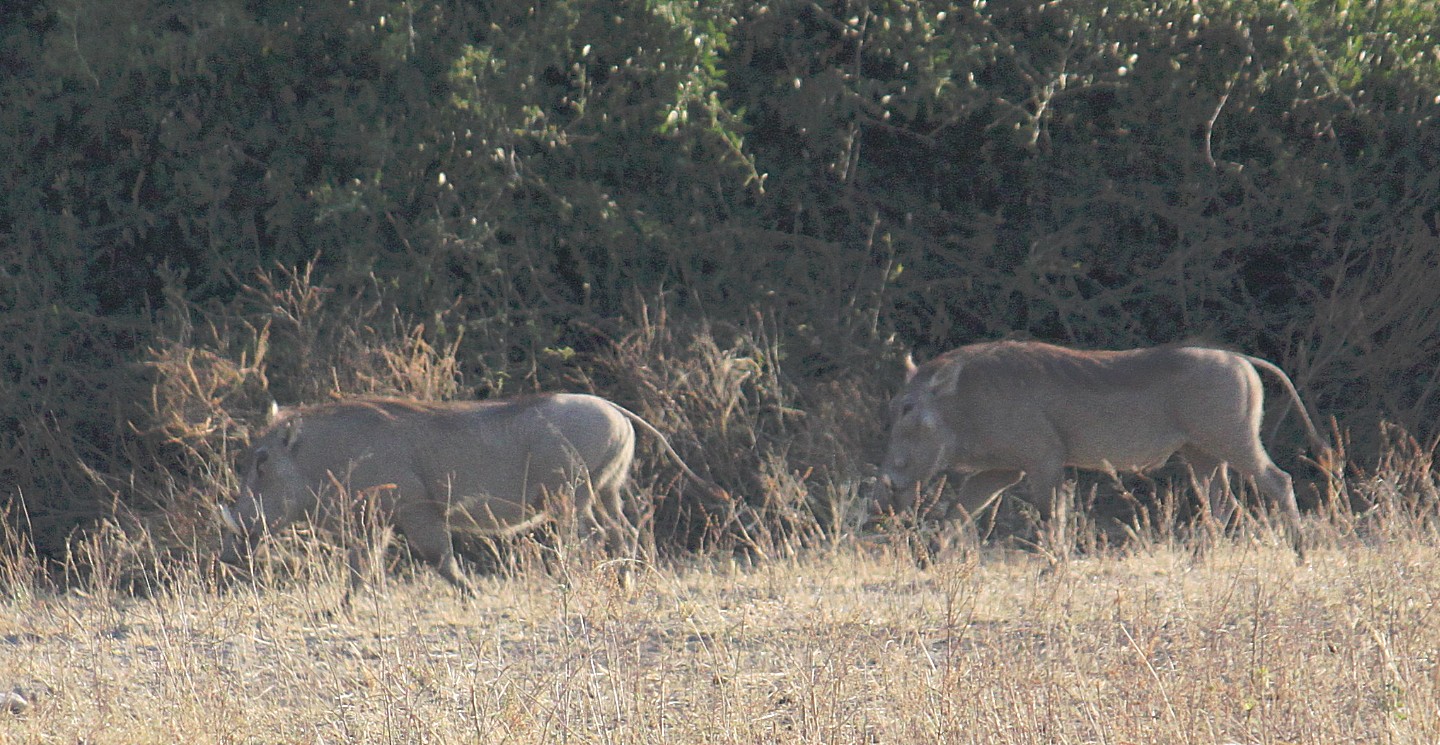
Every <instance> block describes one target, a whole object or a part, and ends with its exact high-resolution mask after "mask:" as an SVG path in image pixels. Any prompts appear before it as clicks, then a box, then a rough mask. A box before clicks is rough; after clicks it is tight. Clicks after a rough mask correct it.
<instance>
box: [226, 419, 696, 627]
mask: <svg viewBox="0 0 1440 745" xmlns="http://www.w3.org/2000/svg"><path fill="white" fill-rule="evenodd" d="M632 421H633V422H635V423H637V424H639V425H641V426H642V427H643V428H644V429H646V430H647V431H649V432H651V433H652V434H653V435H655V436H656V437H657V438H659V440H660V441H661V443H663V445H664V448H665V450H666V451H667V452H668V453H669V454H670V455H671V456H672V457H674V459H675V460H676V461H677V462H678V463H680V466H681V468H682V469H683V470H684V471H685V473H686V474H687V475H688V476H690V477H691V478H694V479H697V480H699V481H700V483H701V484H703V485H705V486H706V487H707V488H709V489H713V490H715V491H718V488H717V487H714V486H713V485H712V484H709V482H707V481H705V480H703V479H701V478H700V477H699V476H697V475H695V473H694V472H693V471H691V470H690V469H689V467H687V466H685V464H684V462H683V461H681V460H680V457H679V456H678V455H676V454H675V451H674V450H673V449H671V448H670V444H669V443H668V442H666V441H665V438H664V436H663V435H661V434H660V433H659V432H658V431H656V430H655V428H654V427H652V426H650V425H649V424H648V423H646V422H645V420H644V419H641V418H640V417H639V416H637V415H635V414H633V413H631V412H630V411H628V410H626V409H624V408H623V407H620V406H618V405H616V404H613V403H611V402H609V401H606V400H605V399H603V398H598V397H596V396H589V395H580V394H551V395H537V396H528V397H522V398H516V399H508V400H496V401H482V402H454V403H419V402H414V401H400V400H393V399H356V400H347V401H339V402H334V403H327V404H320V405H317V406H312V407H307V408H300V409H289V410H284V411H279V410H277V412H276V415H275V421H274V422H273V423H272V425H271V427H270V429H269V430H268V431H266V432H265V433H263V434H262V435H261V436H260V437H259V438H258V439H257V440H256V441H255V442H254V443H252V445H251V446H250V448H249V450H248V452H247V453H246V454H245V455H244V456H243V457H242V459H241V474H240V475H241V494H240V497H239V498H238V500H237V501H236V503H235V505H234V507H233V508H230V507H225V508H222V510H221V516H222V518H223V521H224V523H225V527H226V530H225V531H224V538H223V546H222V549H221V557H220V558H221V560H222V561H225V562H227V563H230V564H239V563H242V562H243V560H244V558H245V557H246V556H247V555H248V554H249V552H250V550H251V549H252V547H253V546H254V544H255V543H256V541H257V540H258V539H259V538H260V537H261V536H262V535H264V534H265V533H266V532H267V531H274V530H278V529H280V528H282V527H284V526H286V525H289V524H291V523H294V522H297V521H300V520H309V521H310V522H311V523H312V524H319V525H322V526H326V527H330V528H332V529H333V528H335V527H338V526H339V525H341V524H343V521H344V520H354V519H356V518H357V514H356V513H357V508H360V507H363V508H365V509H368V510H371V511H372V512H371V514H372V515H373V516H375V518H377V520H376V521H377V522H378V523H379V524H380V527H381V528H382V529H384V530H385V531H386V535H388V530H389V528H391V527H393V528H395V529H397V530H399V531H400V532H401V533H403V534H404V535H405V538H406V540H407V541H408V542H409V545H410V547H411V549H412V550H413V551H414V552H415V553H416V554H417V555H419V556H420V557H421V558H422V559H424V560H425V561H427V562H428V563H430V564H431V565H433V566H434V567H435V569H436V570H437V571H438V572H439V573H440V576H442V577H444V578H445V579H446V580H448V581H449V582H450V583H451V584H453V585H455V586H456V587H459V588H461V589H462V590H465V591H467V592H468V591H470V590H471V586H470V583H469V581H468V580H467V579H466V578H465V576H464V574H463V573H462V572H461V570H460V566H459V563H458V562H457V561H456V557H455V551H454V546H453V543H452V532H463V533H472V534H480V535H497V534H506V533H513V532H517V531H521V530H525V529H527V528H529V527H532V526H535V525H537V524H539V523H540V522H543V521H544V520H547V519H552V518H556V517H559V516H564V515H567V514H568V515H571V516H573V518H574V520H575V521H576V524H578V527H579V528H581V529H582V530H583V532H584V533H585V534H586V535H595V534H600V535H603V537H604V542H605V545H606V548H607V549H608V551H609V552H610V553H611V554H612V555H614V556H625V555H627V554H628V553H629V552H631V551H633V549H634V544H635V541H634V538H635V530H634V528H633V527H632V526H631V525H630V523H629V521H628V520H627V518H626V517H625V514H624V510H623V504H622V490H623V488H624V486H625V484H626V480H627V479H628V477H629V472H630V466H631V462H632V461H633V460H634V455H635V431H634V429H633V428H632V427H631V422H632ZM721 493H722V494H723V492H721ZM561 500H570V501H568V502H562V501H561ZM351 562H352V563H351V569H352V575H351V588H350V589H351V590H352V591H353V590H354V589H355V587H356V585H357V584H358V582H359V574H358V570H356V567H355V555H354V553H353V552H352V556H351ZM621 576H622V578H623V577H624V576H625V575H624V574H623V573H622V575H621ZM349 597H350V593H349V592H347V594H346V602H348V601H349Z"/></svg>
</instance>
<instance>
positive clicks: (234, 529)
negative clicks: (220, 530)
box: [220, 504, 245, 534]
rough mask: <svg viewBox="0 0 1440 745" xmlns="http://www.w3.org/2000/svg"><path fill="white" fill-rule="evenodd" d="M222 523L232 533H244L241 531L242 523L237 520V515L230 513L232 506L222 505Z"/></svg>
mask: <svg viewBox="0 0 1440 745" xmlns="http://www.w3.org/2000/svg"><path fill="white" fill-rule="evenodd" d="M220 522H222V523H224V524H225V529H226V530H229V531H230V532H231V533H237V534H238V533H244V532H245V531H243V530H241V529H240V521H238V520H236V519H235V513H233V512H231V511H230V505H226V504H222V505H220Z"/></svg>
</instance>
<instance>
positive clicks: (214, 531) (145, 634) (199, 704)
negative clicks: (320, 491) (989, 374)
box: [0, 0, 1440, 745]
mask: <svg viewBox="0 0 1440 745" xmlns="http://www.w3.org/2000/svg"><path fill="white" fill-rule="evenodd" d="M1436 38H1440V5H1437V4H1436V3H1434V2H1433V0H1387V1H1386V2H1371V1H1369V0H1207V1H1206V2H1203V3H1196V2H1193V0H1066V2H1039V1H1035V0H977V1H975V2H955V1H953V0H914V1H910V0H904V1H902V0H867V1H861V0H818V1H816V2H811V1H809V0H711V1H707V2H693V1H692V0H646V2H634V1H631V0H551V1H550V2H543V3H536V2H533V1H532V0H493V1H492V2H484V3H478V2H470V1H469V0H425V1H423V2H421V1H419V0H349V1H348V2H318V3H305V4H297V3H292V2H282V1H278V0H197V1H196V2H184V3H177V2H174V1H173V0H14V2H10V3H8V4H7V6H6V12H5V13H0V69H3V70H4V74H0V102H3V103H0V742H27V743H28V742H36V743H66V744H67V745H68V744H71V743H132V742H157V743H158V742H167V743H168V742H197V743H204V742H221V743H230V742H254V743H268V742H287V743H288V742H297V743H298V742H306V743H322V742H323V743H331V742H375V741H392V742H407V743H409V742H436V743H440V742H495V743H532V742H533V743H542V742H543V743H552V742H689V743H716V742H726V743H729V742H734V743H758V742H776V743H789V742H806V743H808V742H845V743H849V742H865V743H872V742H873V743H946V742H976V743H1006V742H1015V743H1107V744H1108V743H1115V744H1117V745H1118V744H1122V743H1197V744H1201V745H1211V744H1212V743H1213V744H1217V745H1218V744H1219V743H1244V744H1245V745H1251V744H1252V743H1267V744H1268V743H1335V742H1366V743H1369V742H1393V743H1427V744H1428V743H1434V742H1440V711H1437V705H1436V701H1437V700H1440V690H1437V688H1440V668H1437V659H1440V628H1437V625H1440V622H1437V619H1436V613H1435V597H1436V594H1437V592H1440V571H1437V567H1440V561H1437V559H1440V557H1437V553H1440V536H1437V527H1436V520H1437V514H1440V488H1437V480H1440V479H1437V475H1436V473H1435V471H1434V468H1433V455H1434V452H1435V449H1436V447H1437V442H1440V439H1437V438H1440V431H1437V427H1436V423H1437V422H1440V292H1437V291H1436V288H1437V287H1440V209H1437V205H1440V96H1437V93H1440V47H1437V46H1436V44H1435V39H1436ZM1001 338H1030V339H1039V340H1044V341H1049V342H1055V343H1060V344H1066V345H1071V346H1077V347H1086V348H1110V349H1117V348H1131V347H1140V346H1150V345H1160V344H1176V343H1195V342H1199V343H1207V344H1213V345H1216V346H1222V347H1225V348H1230V349H1234V350H1237V351H1241V352H1244V353H1247V354H1253V355H1257V356H1259V357H1263V358H1265V359H1267V360H1271V361H1273V362H1275V363H1276V364H1278V365H1279V366H1280V367H1281V368H1283V369H1284V370H1285V371H1286V372H1287V373H1288V374H1289V375H1290V377H1291V378H1292V379H1293V381H1294V384H1295V387H1296V388H1297V389H1298V390H1299V391H1300V392H1301V394H1302V397H1303V398H1304V400H1305V403H1306V405H1307V406H1309V407H1310V410H1311V411H1312V413H1313V415H1314V416H1315V420H1316V421H1317V422H1320V423H1321V424H1322V429H1324V430H1325V431H1326V434H1327V435H1328V436H1329V437H1330V439H1331V441H1332V443H1333V444H1334V445H1335V448H1336V452H1337V453H1338V454H1339V456H1340V457H1339V458H1338V460H1336V461H1335V462H1334V463H1330V464H1328V466H1329V467H1331V468H1333V471H1334V474H1333V475H1334V476H1335V477H1336V478H1337V479H1338V480H1335V481H1330V480H1329V478H1328V476H1327V475H1326V474H1322V473H1321V472H1320V471H1319V469H1317V468H1316V467H1315V466H1316V465H1317V464H1316V463H1315V462H1314V459H1317V458H1319V455H1320V454H1318V453H1314V452H1309V451H1307V450H1305V449H1304V447H1305V446H1304V445H1303V444H1302V440H1303V438H1302V437H1300V436H1299V434H1300V433H1299V432H1298V429H1297V427H1296V425H1295V423H1296V421H1297V418H1296V417H1295V416H1293V414H1291V415H1287V414H1286V413H1285V412H1284V409H1285V407H1284V406H1282V405H1280V404H1279V402H1280V401H1282V400H1284V399H1283V398H1281V397H1280V395H1279V390H1278V389H1275V390H1272V391H1271V395H1270V398H1269V402H1270V406H1269V407H1268V410H1267V418H1266V421H1265V423H1264V428H1263V439H1264V441H1265V444H1266V447H1267V449H1268V450H1269V452H1270V453H1271V454H1272V455H1273V456H1274V459H1275V461H1276V462H1277V463H1278V464H1279V465H1280V466H1281V467H1282V468H1284V469H1285V470H1286V471H1288V472H1290V473H1291V474H1293V475H1294V477H1295V479H1296V484H1297V493H1298V494H1299V497H1300V503H1301V504H1300V506H1301V509H1302V511H1303V513H1304V524H1305V531H1306V533H1307V537H1308V538H1309V539H1310V543H1311V546H1312V549H1311V551H1310V554H1309V560H1308V562H1307V563H1305V564H1304V565H1300V566H1297V565H1296V564H1295V562H1294V560H1293V557H1292V555H1291V553H1290V552H1289V551H1288V549H1285V548H1283V547H1282V546H1281V545H1280V544H1279V542H1278V541H1277V539H1276V537H1275V534H1274V531H1273V530H1272V528H1271V527H1270V521H1269V520H1268V518H1267V517H1266V516H1265V514H1264V512H1263V510H1257V509H1255V508H1253V507H1252V508H1251V509H1250V510H1248V511H1247V512H1246V514H1245V515H1244V517H1243V518H1241V522H1240V524H1239V525H1237V526H1235V529H1234V532H1233V533H1231V534H1227V535H1225V536H1219V537H1217V536H1213V535H1212V534H1211V533H1209V532H1207V530H1206V529H1205V528H1204V526H1197V525H1196V524H1195V523H1196V521H1195V518H1194V512H1195V510H1194V505H1193V502H1194V500H1193V499H1192V498H1191V497H1190V495H1189V494H1188V492H1187V491H1186V490H1185V489H1183V488H1181V489H1179V490H1178V491H1177V489H1176V485H1179V486H1181V487H1183V486H1184V484H1185V483H1186V478H1185V476H1184V474H1183V473H1182V472H1179V471H1177V470H1176V469H1177V468H1178V466H1177V465H1176V464H1171V465H1170V466H1169V468H1168V470H1165V471H1162V472H1160V473H1157V474H1153V475H1151V476H1148V477H1142V478H1128V477H1127V478H1125V479H1120V478H1107V477H1106V476H1105V475H1103V474H1102V475H1099V476H1098V477H1097V475H1095V474H1079V475H1078V479H1077V484H1076V486H1075V493H1076V495H1077V501H1079V502H1081V503H1083V504H1086V505H1089V507H1087V509H1085V510H1077V513H1081V514H1085V515H1087V517H1085V518H1083V519H1082V520H1081V522H1080V524H1078V525H1076V526H1074V530H1072V531H1066V534H1068V535H1071V536H1073V537H1074V542H1073V546H1070V548H1073V551H1070V552H1068V555H1066V554H1067V552H1064V551H1061V552H1055V551H1053V550H1051V551H1049V552H1046V551H1040V550H1037V549H1035V548H1034V545H1033V544H1034V542H1033V541H1030V540H1029V536H1031V535H1033V528H1034V526H1032V525H1029V524H1028V523H1027V521H1026V518H1025V517H1024V511H1023V510H1017V509H1015V505H1014V500H1011V501H1010V502H1007V503H1006V505H1005V509H1003V510H1002V511H1001V514H1000V515H999V516H998V517H997V518H996V519H995V520H994V521H990V520H989V519H988V518H986V519H985V520H983V521H982V524H981V525H980V526H979V527H980V530H978V531H977V532H976V533H974V534H970V533H967V531H965V530H959V529H957V530H955V531H953V534H951V533H949V532H947V533H944V534H942V535H941V536H939V537H938V538H943V540H939V539H937V536H934V535H932V532H933V531H932V526H926V525H922V526H920V527H919V528H915V530H916V531H917V532H916V533H915V534H914V535H911V534H910V533H908V532H906V531H907V530H908V529H907V528H899V529H894V530H890V531H889V532H885V531H880V530H878V529H876V528H872V527H870V526H866V525H864V524H863V523H864V520H863V517H864V514H865V509H866V506H865V503H864V496H865V495H866V494H867V493H868V487H869V485H870V484H871V483H873V481H874V478H875V475H876V474H875V472H876V468H875V463H876V461H877V460H878V459H879V457H880V455H881V453H882V452H883V449H884V443H885V439H886V421H885V414H884V412H885V410H886V402H887V400H888V399H889V397H890V396H891V395H892V394H893V393H894V391H895V389H896V388H897V386H898V385H899V384H900V377H901V370H902V369H903V367H902V360H903V359H904V358H905V356H906V355H907V354H908V353H911V352H914V353H915V354H916V356H917V357H918V358H919V359H921V360H922V361H923V360H925V359H929V358H932V357H934V356H935V355H937V354H939V353H941V352H943V351H945V350H947V349H951V348H953V347H956V346H958V345H961V344H965V343H970V342H975V341H983V340H993V339H1001ZM1267 385H1271V386H1272V387H1273V382H1272V383H1267ZM545 391H578V392H588V393H595V394H598V395H600V396H603V397H605V398H607V399H610V400H613V401H615V402H617V403H619V404H621V405H623V406H625V407H627V408H629V409H631V410H633V411H636V412H638V413H640V414H641V415H643V416H644V417H645V418H646V419H647V420H649V421H650V422H652V423H654V424H655V426H656V427H657V428H658V429H659V430H660V431H662V432H664V433H665V435H666V436H667V437H668V438H669V440H670V442H671V443H672V444H673V445H674V447H675V449H676V450H677V451H678V452H679V453H680V454H681V455H682V456H683V457H684V459H685V460H686V461H687V462H688V463H689V464H690V466H692V467H693V468H694V469H695V470H696V471H698V472H699V473H700V474H701V475H703V476H704V477H705V478H707V479H711V480H713V481H715V482H717V483H719V484H720V485H722V486H723V487H724V488H725V489H726V490H727V491H728V493H729V497H727V498H726V499H714V498H710V497H707V496H705V495H704V494H702V493H701V491H700V490H697V489H696V488H695V487H694V484H693V483H691V482H689V481H688V480H686V479H683V478H680V477H679V476H678V474H677V472H676V469H675V468H674V467H673V465H672V464H670V463H668V462H667V461H666V459H665V458H664V457H662V455H661V450H660V448H659V447H657V445H656V443H655V442H654V441H653V439H648V438H646V437H643V436H642V437H641V439H640V446H639V450H638V453H637V463H636V468H635V471H634V477H635V479H634V480H635V484H634V486H635V489H634V493H635V494H636V495H638V499H637V503H636V505H635V510H634V512H635V517H636V518H637V520H638V521H639V523H640V525H641V527H642V529H643V535H644V536H645V541H644V543H645V552H644V556H645V557H646V558H645V559H644V561H643V562H642V564H641V566H640V568H639V570H638V571H637V572H636V573H635V574H636V577H637V582H636V584H635V586H634V587H633V588H630V589H625V590H622V589H620V588H619V587H618V586H617V585H616V583H615V582H614V575H615V571H614V570H615V567H614V566H613V565H611V564H608V563H606V560H604V559H602V557H599V556H596V555H594V554H592V553H590V552H589V551H588V549H586V548H584V547H577V546H573V545H566V544H565V543H564V542H561V543H558V544H557V543H555V542H554V541H553V540H552V539H550V538H547V537H546V536H544V535H541V536H530V537H526V538H524V539H523V540H521V541H520V543H519V544H517V545H515V546H508V547H502V548H500V549H497V550H496V551H495V555H494V556H491V557H489V558H488V559H487V558H486V554H485V553H484V552H483V551H481V552H479V553H478V554H477V556H476V559H477V566H476V567H475V569H476V570H477V574H478V582H479V586H480V587H481V592H480V593H479V594H478V596H477V597H475V598H462V597H460V596H457V595H456V594H455V593H454V592H453V591H452V590H451V589H450V588H449V587H448V586H445V585H443V584H442V583H441V582H439V581H437V579H436V578H435V577H434V576H433V573H431V572H429V571H427V570H423V569H418V568H416V567H415V566H413V565H412V564H411V563H410V562H409V561H408V560H407V559H406V558H405V554H404V552H403V550H402V549H400V548H397V549H396V550H395V551H394V552H393V553H390V554H387V555H386V561H385V562H384V564H385V571H384V572H375V573H374V574H375V577H374V581H373V582H372V583H371V586H372V589H370V590H367V591H366V592H365V593H364V594H362V596H361V597H359V598H358V599H357V601H356V603H355V604H354V607H353V608H352V609H351V610H350V612H348V613H336V612H335V611H336V610H337V607H338V603H339V600H340V597H341V595H342V592H343V589H344V587H345V584H346V582H345V578H346V574H345V573H346V571H347V569H346V568H345V561H344V560H343V559H342V554H343V553H344V552H343V551H341V550H340V549H338V548H337V547H336V546H337V545H339V544H337V543H336V542H334V541H332V540H329V539H328V538H327V537H324V536H314V535H311V534H310V533H309V532H306V531H303V530H302V531H299V532H290V533H286V534H285V535H282V536H280V537H278V538H277V540H276V541H275V542H274V543H273V545H271V546H269V547H268V548H267V549H266V550H265V551H263V552H262V553H261V558H262V559H263V560H262V561H260V562H259V563H257V564H256V565H255V566H254V567H252V568H251V569H253V571H252V572H249V573H233V572H229V573H227V572H221V571H220V570H218V569H217V567H216V565H215V563H214V557H215V555H216V552H217V550H218V547H219V543H220V542H219V537H218V525H217V520H216V514H217V509H218V508H219V507H220V506H222V505H226V504H230V503H232V502H233V501H234V500H235V499H236V497H237V495H238V493H239V491H240V490H239V485H238V483H237V478H236V475H235V465H236V462H237V460H238V459H239V456H240V454H241V453H242V452H244V450H245V448H246V447H247V446H248V445H249V443H251V442H252V441H253V440H254V438H255V436H256V435H257V433H259V432H260V431H261V429H263V428H264V427H265V426H266V422H267V414H268V412H269V411H270V408H271V404H272V403H274V402H278V403H280V404H282V405H295V404H313V403H319V402H324V401H330V400H334V399H337V398H343V397H348V396H360V395H379V396H393V397H401V398H410V399H419V400H425V401H448V400H457V399H467V400H468V399H489V398H495V397H501V396H510V395H524V394H532V393H536V392H545ZM1097 478H1098V479H1099V480H1098V481H1097V480H1096V479H1097ZM1077 519H1078V518H1077ZM897 531H898V532H897ZM1207 536H1208V538H1207ZM982 537H983V540H977V539H978V538H982ZM1202 539H1205V540H1206V541H1212V542H1211V543H1209V544H1205V543H1204V541H1202ZM1042 543H1043V542H1042ZM1200 545H1208V546H1209V548H1208V550H1207V551H1205V552H1203V554H1200V555H1197V554H1196V548H1197V546H1200ZM557 546H558V551H559V553H558V554H557V553H556V550H557V548H556V547H557ZM932 547H934V548H938V549H939V550H938V551H934V552H932V551H931V549H932ZM1052 548H1053V547H1052ZM931 553H934V554H935V555H934V556H931V555H930V554H931ZM917 559H923V560H924V561H917ZM1052 559H1054V560H1053V561H1052ZM927 562H928V563H927ZM486 567H488V571H485V572H479V570H481V569H485V568H486ZM12 689H15V690H14V692H13V693H11V691H12Z"/></svg>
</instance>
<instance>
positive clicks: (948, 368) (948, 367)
mask: <svg viewBox="0 0 1440 745" xmlns="http://www.w3.org/2000/svg"><path fill="white" fill-rule="evenodd" d="M964 368H965V365H964V364H962V363H961V362H960V361H959V360H948V361H947V362H946V363H945V364H944V365H943V366H941V368H940V369H939V370H938V371H936V373H935V374H934V375H932V376H930V386H929V387H930V392H931V393H932V394H935V395H938V396H953V395H955V391H956V390H957V389H958V388H959V387H960V371H961V370H963V369H964Z"/></svg>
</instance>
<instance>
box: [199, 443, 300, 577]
mask: <svg viewBox="0 0 1440 745" xmlns="http://www.w3.org/2000/svg"><path fill="white" fill-rule="evenodd" d="M299 446H300V419H299V417H291V418H290V419H287V420H285V421H282V422H280V423H279V424H278V425H276V426H275V427H272V428H271V429H270V431H269V432H267V433H265V434H264V435H262V436H261V437H260V439H259V440H257V441H256V442H255V443H254V444H252V445H251V447H250V449H249V451H247V452H246V453H245V454H244V455H243V456H242V457H241V459H240V497H239V498H238V499H236V500H235V504H234V505H232V506H226V507H221V508H220V517H221V520H222V523H223V524H222V527H223V528H224V529H223V530H222V531H221V536H222V543H221V549H220V560H221V561H224V562H226V563H227V564H236V565H239V564H243V563H245V560H246V559H247V557H248V556H249V555H250V551H251V550H252V549H253V548H254V547H255V544H256V542H258V541H259V540H260V538H261V537H262V536H264V535H265V533H266V532H267V531H271V530H278V529H279V528H282V527H284V526H285V525H287V524H289V523H291V522H294V521H295V520H296V519H298V518H299V517H300V516H301V515H303V514H304V513H305V511H306V510H307V509H308V507H309V505H310V503H312V502H313V501H314V492H313V491H312V490H311V489H310V487H309V485H308V484H307V483H306V481H305V478H304V476H303V475H302V474H301V472H300V469H299V467H298V465H297V464H296V462H295V455H296V450H297V448H298V447H299Z"/></svg>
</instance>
